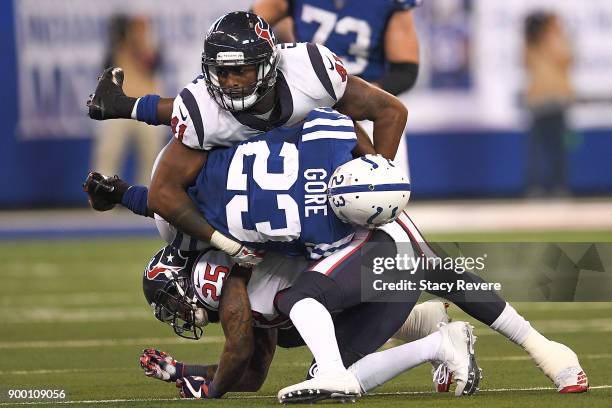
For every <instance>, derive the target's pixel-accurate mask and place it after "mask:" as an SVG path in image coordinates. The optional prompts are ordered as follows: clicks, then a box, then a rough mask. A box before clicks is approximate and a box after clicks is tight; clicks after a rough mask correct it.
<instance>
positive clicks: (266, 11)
mask: <svg viewBox="0 0 612 408" xmlns="http://www.w3.org/2000/svg"><path fill="white" fill-rule="evenodd" d="M251 10H253V12H254V13H255V14H257V15H258V16H259V17H261V18H263V19H264V20H266V21H267V22H268V24H270V25H275V24H277V23H278V22H279V21H281V20H282V19H283V18H285V17H287V16H288V15H289V2H288V1H287V0H255V1H254V2H253V6H252V7H251Z"/></svg>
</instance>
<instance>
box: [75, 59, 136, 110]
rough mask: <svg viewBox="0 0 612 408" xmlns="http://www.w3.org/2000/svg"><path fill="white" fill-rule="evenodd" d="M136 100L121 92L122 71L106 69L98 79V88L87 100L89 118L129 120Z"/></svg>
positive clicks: (115, 68)
mask: <svg viewBox="0 0 612 408" xmlns="http://www.w3.org/2000/svg"><path fill="white" fill-rule="evenodd" d="M134 103H136V98H130V97H128V96H126V95H125V93H124V92H123V70H122V69H121V68H118V67H111V68H106V69H105V70H104V72H103V73H102V75H100V76H99V77H98V86H97V87H96V90H95V91H94V93H92V94H91V95H89V99H87V107H88V108H89V111H88V114H89V117H90V118H92V119H95V120H106V119H117V118H124V119H129V118H130V117H131V114H132V109H133V108H134Z"/></svg>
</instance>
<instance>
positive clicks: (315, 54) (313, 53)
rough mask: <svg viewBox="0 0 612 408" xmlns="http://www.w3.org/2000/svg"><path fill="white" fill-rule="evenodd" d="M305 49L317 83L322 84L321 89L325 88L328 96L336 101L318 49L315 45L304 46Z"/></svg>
mask: <svg viewBox="0 0 612 408" xmlns="http://www.w3.org/2000/svg"><path fill="white" fill-rule="evenodd" d="M306 49H307V50H308V57H309V58H310V63H311V64H312V67H313V68H314V71H315V73H316V74H317V77H318V78H319V81H321V84H323V87H324V88H325V90H326V91H327V93H328V94H329V96H331V97H332V98H333V99H334V101H335V100H337V99H336V92H335V91H334V86H333V85H332V83H331V80H330V79H329V75H327V72H326V71H327V68H326V67H325V64H324V63H323V57H322V56H321V53H320V52H319V49H318V48H317V46H316V45H315V44H311V43H308V44H306ZM334 69H335V68H334Z"/></svg>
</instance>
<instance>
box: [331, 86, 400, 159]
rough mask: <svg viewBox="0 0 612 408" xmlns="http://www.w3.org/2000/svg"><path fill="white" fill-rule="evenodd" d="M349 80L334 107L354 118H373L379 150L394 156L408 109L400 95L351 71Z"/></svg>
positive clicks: (383, 153) (376, 143)
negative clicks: (353, 74)
mask: <svg viewBox="0 0 612 408" xmlns="http://www.w3.org/2000/svg"><path fill="white" fill-rule="evenodd" d="M347 81H348V82H347V84H346V89H345V91H344V95H343V96H342V98H340V100H339V101H338V103H336V104H335V105H334V109H336V110H338V111H339V112H341V113H344V114H345V115H348V116H350V117H351V118H353V119H354V120H371V121H372V122H374V135H373V139H374V149H375V150H376V153H379V154H381V155H383V156H384V157H386V158H388V159H393V158H394V157H395V153H396V152H397V148H398V146H399V142H400V140H401V138H402V134H403V133H404V127H405V126H406V119H407V118H408V110H407V109H406V107H405V106H404V104H402V102H401V101H400V100H399V99H397V98H396V97H394V96H393V95H391V94H390V93H388V92H385V91H383V90H382V89H380V88H377V87H375V86H373V85H371V84H369V83H367V82H366V81H364V80H363V79H360V78H358V77H355V76H352V75H349V76H348V80H347Z"/></svg>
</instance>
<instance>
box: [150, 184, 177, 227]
mask: <svg viewBox="0 0 612 408" xmlns="http://www.w3.org/2000/svg"><path fill="white" fill-rule="evenodd" d="M170 202H172V194H171V193H170V192H169V191H168V188H167V187H165V186H163V185H159V184H156V183H152V184H151V186H150V187H149V193H148V194H147V207H148V208H149V209H150V210H151V211H153V212H154V213H156V214H159V215H160V216H162V217H164V218H165V217H167V216H168V214H167V212H168V211H167V208H166V205H165V203H170Z"/></svg>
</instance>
